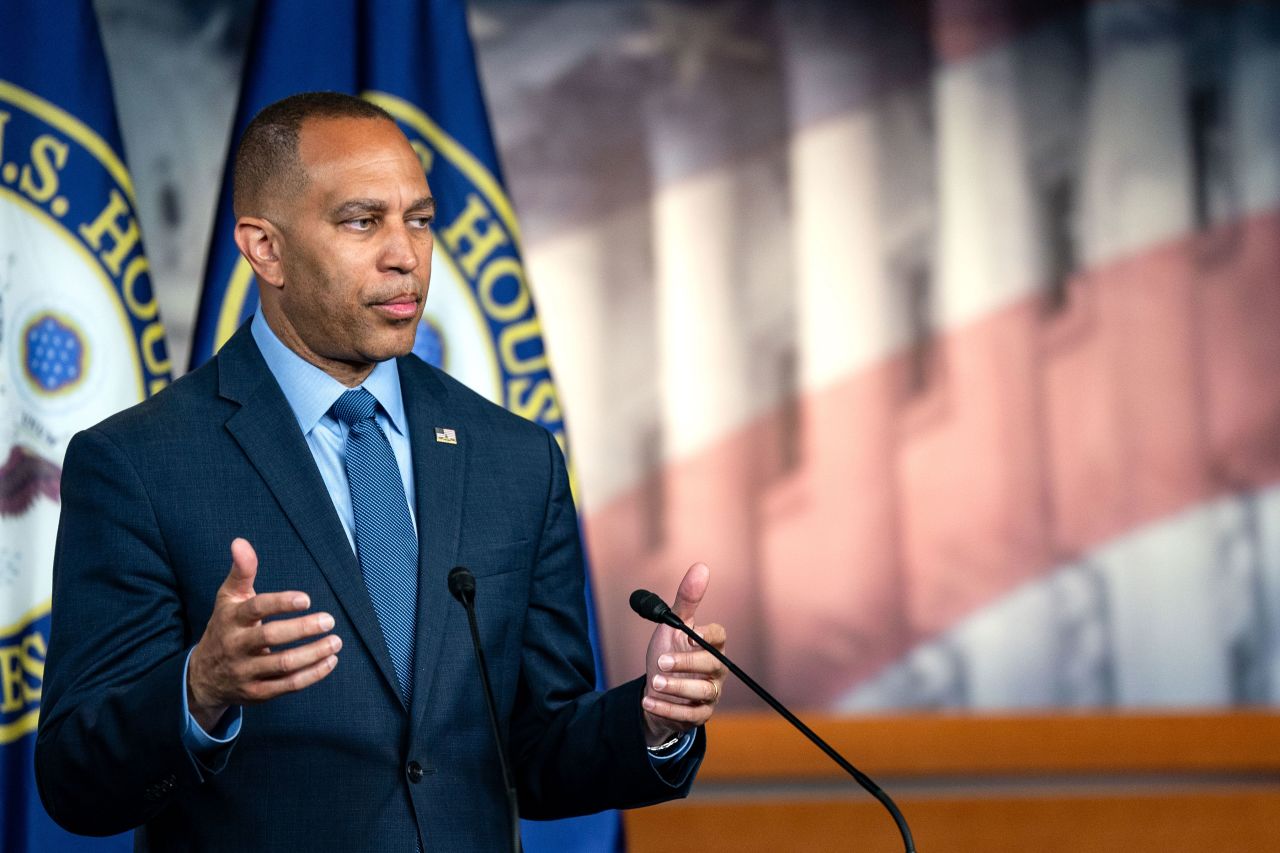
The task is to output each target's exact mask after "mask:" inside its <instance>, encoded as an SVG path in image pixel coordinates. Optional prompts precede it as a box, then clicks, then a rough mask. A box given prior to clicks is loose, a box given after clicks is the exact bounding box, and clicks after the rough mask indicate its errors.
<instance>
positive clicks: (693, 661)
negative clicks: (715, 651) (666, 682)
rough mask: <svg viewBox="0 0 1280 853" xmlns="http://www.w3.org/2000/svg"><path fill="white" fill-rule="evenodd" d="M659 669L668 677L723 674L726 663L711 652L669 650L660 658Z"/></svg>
mask: <svg viewBox="0 0 1280 853" xmlns="http://www.w3.org/2000/svg"><path fill="white" fill-rule="evenodd" d="M658 669H659V670H661V671H662V672H663V673H664V674H665V675H666V676H667V677H669V678H670V677H679V676H681V675H723V674H724V672H725V669H724V664H722V663H720V661H718V660H716V659H715V658H714V657H712V656H711V653H710V652H703V651H697V652H667V653H665V654H663V655H662V656H661V657H659V658H658Z"/></svg>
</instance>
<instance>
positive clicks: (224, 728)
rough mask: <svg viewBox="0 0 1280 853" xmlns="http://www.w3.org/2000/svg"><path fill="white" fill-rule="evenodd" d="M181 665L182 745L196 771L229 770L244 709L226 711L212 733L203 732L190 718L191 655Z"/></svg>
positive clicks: (191, 717)
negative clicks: (227, 768)
mask: <svg viewBox="0 0 1280 853" xmlns="http://www.w3.org/2000/svg"><path fill="white" fill-rule="evenodd" d="M194 651H195V647H194V646H193V647H192V648H191V651H189V652H187V659H186V661H184V662H183V664H182V716H183V719H184V721H185V722H184V723H183V726H182V745H183V746H184V747H186V750H187V754H188V755H189V756H191V758H192V760H193V761H194V762H195V764H196V766H197V768H199V769H200V770H204V771H207V772H209V773H219V772H221V771H222V768H223V767H225V766H226V764H227V759H228V758H229V757H230V755H231V747H232V745H233V744H235V741H236V737H237V736H238V735H239V734H240V724H241V722H243V720H244V709H243V708H241V707H240V706H239V705H235V706H233V707H231V708H228V709H227V712H226V713H225V714H223V715H222V719H221V720H219V721H218V725H217V726H215V727H214V729H213V731H212V732H206V731H205V730H204V728H203V727H202V726H201V725H200V723H198V722H197V721H196V718H195V717H193V716H191V708H190V706H189V705H188V704H187V667H189V666H190V665H191V652H194Z"/></svg>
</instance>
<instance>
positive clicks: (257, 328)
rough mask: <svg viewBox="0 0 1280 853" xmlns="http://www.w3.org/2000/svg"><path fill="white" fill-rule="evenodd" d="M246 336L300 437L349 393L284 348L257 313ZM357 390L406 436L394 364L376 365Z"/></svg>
mask: <svg viewBox="0 0 1280 853" xmlns="http://www.w3.org/2000/svg"><path fill="white" fill-rule="evenodd" d="M250 332H252V334H253V339H254V341H255V342H256V343H257V344H258V349H259V350H260V351H261V352H262V357H263V359H264V360H266V362H267V368H268V369H269V370H270V371H271V374H272V375H273V376H274V377H275V378H276V382H278V383H280V390H282V391H284V396H285V399H286V400H288V401H289V408H291V409H292V410H293V415H294V417H296V418H297V419H298V426H299V427H301V429H302V434H303V435H308V434H310V432H311V430H313V429H315V426H316V424H318V423H319V422H320V419H321V418H323V417H325V416H326V415H328V414H329V409H330V407H331V406H333V404H334V403H335V402H337V399H338V397H340V396H342V393H343V392H344V391H349V390H350V389H349V388H347V386H345V385H343V384H342V383H341V382H339V381H338V380H336V379H334V378H333V377H332V376H330V375H329V374H327V373H325V372H324V371H323V370H321V369H320V368H318V367H316V366H315V365H314V364H312V363H311V362H309V361H307V360H306V359H304V358H303V357H302V356H300V355H298V354H297V353H296V352H294V351H293V350H291V349H289V348H288V347H287V346H285V345H284V343H283V342H282V341H281V340H280V339H279V338H278V337H276V333H275V332H274V331H272V329H271V326H270V325H268V324H267V321H266V320H265V319H264V318H263V316H262V312H261V311H258V312H257V313H256V314H254V316H253V322H252V324H251V325H250ZM361 387H363V388H364V389H365V390H366V391H368V392H369V393H370V394H372V395H373V396H374V399H376V400H377V401H378V404H379V405H380V406H382V410H383V411H384V412H386V414H387V418H388V419H389V420H390V421H391V426H392V428H393V429H395V431H396V432H398V433H400V434H401V435H406V434H407V431H406V429H405V426H406V424H405V417H404V398H403V397H402V396H401V394H400V371H399V369H398V368H397V367H396V360H395V359H394V358H390V359H387V360H386V361H380V362H378V363H377V364H376V365H375V366H374V368H373V372H372V373H370V374H369V375H368V376H367V377H365V380H364V382H363V383H362V385H361ZM331 419H332V417H331Z"/></svg>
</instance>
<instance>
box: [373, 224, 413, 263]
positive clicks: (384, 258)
mask: <svg viewBox="0 0 1280 853" xmlns="http://www.w3.org/2000/svg"><path fill="white" fill-rule="evenodd" d="M383 233H384V234H385V235H386V239H385V242H384V243H383V246H382V251H381V252H380V253H379V255H378V268H379V269H380V270H383V271H384V272H399V273H409V272H413V271H414V270H415V269H417V268H418V264H419V263H420V260H419V258H418V252H417V251H416V249H417V247H416V246H415V244H414V240H413V236H412V235H410V234H409V230H408V228H407V227H406V226H405V225H404V224H403V223H401V224H399V225H392V226H390V227H389V228H387V229H386V230H385V231H384V232H383Z"/></svg>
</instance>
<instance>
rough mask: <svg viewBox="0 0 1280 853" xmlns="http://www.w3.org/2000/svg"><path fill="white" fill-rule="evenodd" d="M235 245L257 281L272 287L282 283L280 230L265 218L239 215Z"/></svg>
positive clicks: (279, 285)
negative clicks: (251, 268)
mask: <svg viewBox="0 0 1280 853" xmlns="http://www.w3.org/2000/svg"><path fill="white" fill-rule="evenodd" d="M235 238H236V245H237V246H238V247H240V254H241V255H244V257H245V260H247V261H248V262H249V266H251V267H253V274H254V275H255V276H257V278H258V281H259V283H262V284H269V285H271V286H272V287H281V286H283V285H284V270H283V268H282V267H281V265H280V232H279V231H278V230H276V227H275V226H274V225H272V224H271V223H270V222H268V221H267V220H265V219H260V218H258V217H256V216H241V217H240V218H239V219H237V220H236V230H235Z"/></svg>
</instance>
